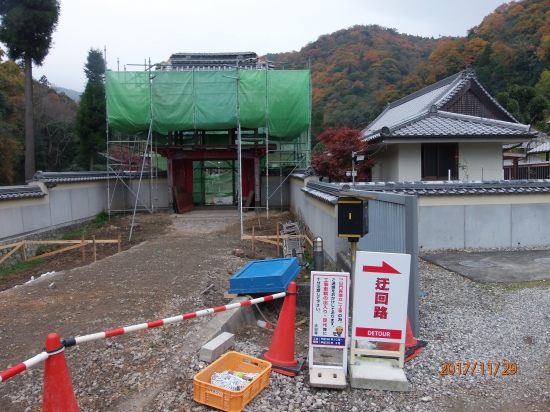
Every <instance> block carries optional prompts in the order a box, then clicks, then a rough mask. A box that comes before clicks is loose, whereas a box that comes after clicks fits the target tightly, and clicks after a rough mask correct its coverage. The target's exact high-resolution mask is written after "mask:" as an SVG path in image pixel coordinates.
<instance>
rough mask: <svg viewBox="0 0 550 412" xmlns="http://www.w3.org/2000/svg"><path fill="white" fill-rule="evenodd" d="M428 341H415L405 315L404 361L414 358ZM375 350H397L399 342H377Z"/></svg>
mask: <svg viewBox="0 0 550 412" xmlns="http://www.w3.org/2000/svg"><path fill="white" fill-rule="evenodd" d="M427 344H428V342H425V341H417V340H416V339H415V338H414V336H413V334H412V329H411V322H409V317H408V316H407V336H406V338H405V362H408V361H410V360H411V359H413V358H416V357H417V356H418V354H419V353H420V352H422V348H423V347H424V346H426V345H427ZM376 349H377V350H391V351H395V352H397V351H399V343H393V342H378V343H377V344H376Z"/></svg>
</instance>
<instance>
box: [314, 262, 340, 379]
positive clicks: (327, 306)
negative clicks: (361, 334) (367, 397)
mask: <svg viewBox="0 0 550 412" xmlns="http://www.w3.org/2000/svg"><path fill="white" fill-rule="evenodd" d="M348 295H349V273H345V272H315V271H313V272H311V294H310V300H311V302H310V305H311V308H310V322H309V323H310V328H309V379H310V385H311V386H316V387H324V388H337V389H338V388H340V389H343V388H345V387H347V384H346V375H347V371H348V362H347V359H348V345H347V343H348V313H349V305H348V301H349V299H348ZM324 349H328V351H327V354H325V353H323V355H325V357H326V356H329V357H330V355H331V354H332V355H334V353H335V352H340V351H339V350H338V351H335V349H341V352H342V357H341V358H340V356H338V358H339V359H338V360H336V361H334V360H332V359H331V361H330V363H331V364H330V365H328V364H326V363H325V364H323V363H320V362H319V363H316V361H315V358H314V351H316V350H317V351H319V352H322V351H323V350H324ZM328 352H330V353H328ZM340 362H341V363H342V365H341V366H340V365H338V364H339V363H340ZM335 364H337V365H338V366H335Z"/></svg>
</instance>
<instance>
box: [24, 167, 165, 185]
mask: <svg viewBox="0 0 550 412" xmlns="http://www.w3.org/2000/svg"><path fill="white" fill-rule="evenodd" d="M119 174H122V175H123V176H124V178H130V177H131V178H134V179H135V178H139V175H140V172H139V171H134V172H120V173H119ZM158 176H159V177H165V176H166V172H162V171H159V172H158ZM143 177H144V178H145V177H146V178H149V172H143ZM116 178H117V175H116V174H115V172H110V173H108V172H42V171H40V170H39V171H38V172H36V173H35V175H34V176H33V178H32V179H31V181H39V182H44V183H68V182H87V181H91V180H107V179H116Z"/></svg>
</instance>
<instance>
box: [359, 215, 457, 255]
mask: <svg viewBox="0 0 550 412" xmlns="http://www.w3.org/2000/svg"><path fill="white" fill-rule="evenodd" d="M464 224H465V223H464V206H422V207H419V208H418V247H419V248H420V247H421V248H422V249H424V250H432V249H442V248H449V249H463V248H464V242H465V240H464ZM359 247H361V244H359ZM362 250H368V249H362Z"/></svg>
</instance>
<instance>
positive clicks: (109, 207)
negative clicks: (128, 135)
mask: <svg viewBox="0 0 550 412" xmlns="http://www.w3.org/2000/svg"><path fill="white" fill-rule="evenodd" d="M103 51H104V57H103V65H104V66H103V67H104V69H105V77H106V76H107V46H103ZM105 134H106V138H107V150H109V116H108V115H107V78H105ZM110 180H111V176H110V174H109V158H107V215H108V216H109V220H110V219H111V203H112V199H111V197H110V196H111V190H110V189H111V185H110Z"/></svg>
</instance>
